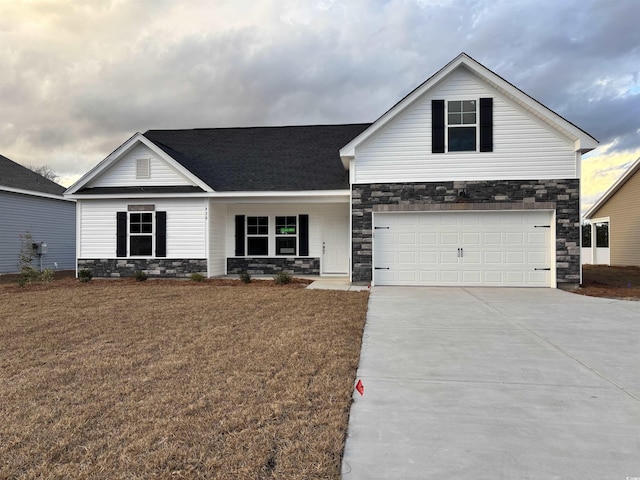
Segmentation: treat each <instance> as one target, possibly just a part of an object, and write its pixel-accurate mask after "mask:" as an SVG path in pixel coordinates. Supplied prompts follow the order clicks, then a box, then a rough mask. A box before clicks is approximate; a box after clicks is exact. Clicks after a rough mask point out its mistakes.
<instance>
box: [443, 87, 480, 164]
mask: <svg viewBox="0 0 640 480" xmlns="http://www.w3.org/2000/svg"><path fill="white" fill-rule="evenodd" d="M476 103H477V102H476V101H475V100H452V101H449V102H447V140H448V141H447V145H448V151H449V152H475V151H476V126H477V117H478V116H477V112H476Z"/></svg>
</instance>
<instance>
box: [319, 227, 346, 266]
mask: <svg viewBox="0 0 640 480" xmlns="http://www.w3.org/2000/svg"><path fill="white" fill-rule="evenodd" d="M348 251H349V218H348V217H347V216H344V217H324V219H323V221H322V273H323V274H332V273H333V274H343V275H346V274H348V273H349V255H348Z"/></svg>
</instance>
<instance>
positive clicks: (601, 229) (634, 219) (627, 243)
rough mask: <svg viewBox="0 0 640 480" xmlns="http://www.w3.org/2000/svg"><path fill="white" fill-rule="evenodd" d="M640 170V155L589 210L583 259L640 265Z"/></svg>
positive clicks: (591, 261) (595, 262) (593, 261)
mask: <svg viewBox="0 0 640 480" xmlns="http://www.w3.org/2000/svg"><path fill="white" fill-rule="evenodd" d="M639 172H640V158H638V159H637V160H636V161H635V162H633V164H632V165H631V166H630V167H629V168H628V169H627V171H626V172H625V173H624V174H623V175H622V176H621V177H620V178H619V179H618V180H617V181H616V182H615V183H614V184H613V185H612V186H611V187H610V188H609V190H607V191H606V192H605V193H604V195H602V197H600V199H599V200H598V201H597V202H596V203H595V204H594V205H593V206H592V207H591V208H590V209H589V210H588V211H587V213H585V216H584V218H585V220H586V221H587V222H588V223H587V224H586V225H585V228H590V232H589V233H590V235H586V238H584V239H583V245H582V251H583V263H593V264H603V265H622V266H640V213H639V212H640V173H639ZM585 240H586V241H585Z"/></svg>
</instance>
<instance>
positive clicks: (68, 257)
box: [0, 155, 76, 274]
mask: <svg viewBox="0 0 640 480" xmlns="http://www.w3.org/2000/svg"><path fill="white" fill-rule="evenodd" d="M64 191H65V188H64V187H63V186H61V185H58V184H57V183H55V182H52V181H50V180H48V179H46V178H44V177H43V176H42V175H39V174H37V173H35V172H33V171H31V170H29V169H28V168H26V167H23V166H22V165H19V164H17V163H15V162H14V161H12V160H10V159H8V158H6V157H4V156H2V155H0V274H3V273H15V272H17V271H18V254H19V252H20V249H21V246H22V242H21V238H20V236H21V235H24V234H25V233H27V232H30V233H31V235H32V237H33V241H34V242H38V243H40V242H44V243H45V244H46V245H47V252H46V253H45V254H44V255H42V268H52V269H54V268H57V269H58V270H70V269H75V264H76V262H75V238H76V237H75V221H76V206H75V201H71V200H69V199H65V198H64V196H63V195H62V194H63V193H64ZM33 266H34V268H39V267H40V257H38V256H37V255H34V260H33Z"/></svg>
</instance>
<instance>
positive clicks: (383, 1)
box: [0, 0, 640, 210]
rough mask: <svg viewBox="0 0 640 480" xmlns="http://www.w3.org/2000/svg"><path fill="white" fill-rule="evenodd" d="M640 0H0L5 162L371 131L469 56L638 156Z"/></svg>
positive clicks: (60, 165)
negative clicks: (350, 127)
mask: <svg viewBox="0 0 640 480" xmlns="http://www.w3.org/2000/svg"><path fill="white" fill-rule="evenodd" d="M639 18H640V0H561V1H560V0H549V1H546V0H536V1H525V0H522V1H519V0H461V1H458V0H371V1H367V0H343V1H339V0H320V1H312V0H308V1H307V0H231V1H225V0H216V1H213V0H181V1H178V0H175V1H171V0H0V154H2V155H4V156H5V157H8V158H10V159H12V160H14V161H16V162H18V163H21V164H24V165H33V166H36V167H38V166H42V165H47V166H49V167H51V168H52V169H53V170H54V171H55V172H56V173H57V174H58V175H59V177H60V179H59V183H61V184H62V185H64V186H70V185H71V184H72V183H73V182H75V181H76V180H77V179H78V178H79V177H80V176H82V175H83V174H84V173H86V172H87V171H88V170H89V169H90V168H92V167H93V166H94V165H96V164H97V163H98V162H100V161H101V160H102V159H104V158H105V157H106V156H108V155H109V154H110V153H111V152H112V151H113V150H114V149H116V148H117V147H118V146H119V145H121V144H122V143H123V142H125V141H126V140H127V139H128V138H129V137H130V136H131V135H133V134H134V133H136V132H144V131H146V130H149V129H180V128H198V127H209V128H211V127H243V126H263V125H308V124H339V123H361V122H372V121H374V120H376V119H377V118H378V117H379V116H380V115H382V114H383V113H384V112H385V111H386V110H388V109H389V108H390V107H392V106H393V105H395V103H397V102H398V101H399V100H400V99H402V98H403V97H404V96H405V95H406V94H407V93H409V92H410V91H412V90H413V89H414V88H415V87H416V86H418V85H419V84H421V83H422V82H423V81H424V80H426V79H427V78H428V77H430V76H431V75H433V74H434V73H435V72H437V71H438V70H439V69H440V68H442V67H443V66H444V65H446V64H447V63H448V62H449V61H450V60H452V59H453V58H455V57H456V56H457V55H458V54H459V53H460V52H465V53H467V54H468V55H470V56H471V57H473V58H475V59H476V60H477V61H479V62H480V63H482V64H483V65H485V66H486V67H488V68H489V69H491V70H493V71H494V72H495V73H497V74H498V75H500V76H502V77H503V78H505V79H506V80H508V81H509V82H511V83H512V84H514V85H515V86H517V87H518V88H520V89H521V90H523V91H524V92H526V93H527V94H529V95H531V96H532V97H534V98H535V99H536V100H538V101H540V102H541V103H543V104H544V105H546V106H547V107H549V108H551V109H552V110H554V111H555V112H557V113H559V114H560V115H562V116H563V117H565V118H566V119H567V120H569V121H571V122H572V123H574V124H576V125H577V126H579V127H580V128H582V129H583V130H585V131H586V132H588V133H589V134H591V135H592V136H593V137H595V138H596V139H598V140H599V141H600V146H599V147H598V148H597V149H596V150H594V151H593V152H591V153H589V154H587V155H585V156H584V157H583V162H582V178H583V182H582V183H583V197H582V200H583V205H582V206H583V210H584V209H586V208H588V207H589V206H590V205H591V204H592V203H593V202H594V201H595V200H597V199H598V198H599V196H600V195H601V194H602V193H603V192H604V191H605V190H606V189H607V188H608V187H609V186H610V185H611V184H612V183H613V182H614V181H615V180H616V179H617V178H618V177H619V176H620V175H621V174H622V173H623V172H624V170H625V169H626V168H627V167H628V166H629V165H630V164H631V163H632V162H633V161H634V160H635V159H637V158H638V157H640V28H638V26H637V23H638V19H639Z"/></svg>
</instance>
